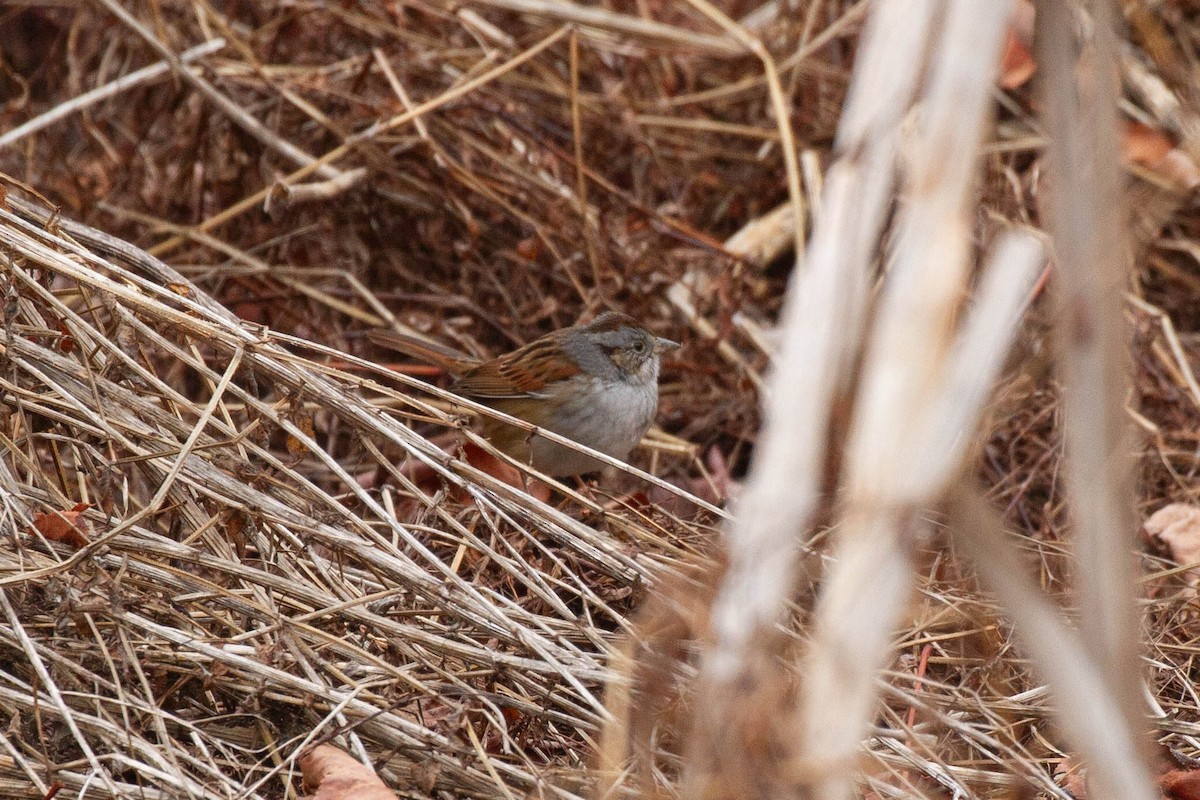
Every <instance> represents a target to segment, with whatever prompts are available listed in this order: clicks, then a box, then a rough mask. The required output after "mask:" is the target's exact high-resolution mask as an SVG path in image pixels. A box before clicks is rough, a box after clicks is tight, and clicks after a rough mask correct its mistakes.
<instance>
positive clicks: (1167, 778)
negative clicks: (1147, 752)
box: [1158, 769, 1200, 800]
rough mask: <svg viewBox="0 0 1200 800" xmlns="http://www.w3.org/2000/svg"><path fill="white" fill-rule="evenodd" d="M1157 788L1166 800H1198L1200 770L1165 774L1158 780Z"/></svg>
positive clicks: (1183, 770)
mask: <svg viewBox="0 0 1200 800" xmlns="http://www.w3.org/2000/svg"><path fill="white" fill-rule="evenodd" d="M1158 788H1159V789H1162V793H1163V796H1164V797H1166V798H1168V800H1200V770H1194V769H1173V770H1171V771H1170V772H1165V773H1163V774H1162V775H1160V776H1159V778H1158Z"/></svg>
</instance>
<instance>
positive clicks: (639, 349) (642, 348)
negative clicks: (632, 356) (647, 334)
mask: <svg viewBox="0 0 1200 800" xmlns="http://www.w3.org/2000/svg"><path fill="white" fill-rule="evenodd" d="M633 352H635V353H644V352H646V343H645V342H643V341H642V340H641V339H638V340H637V341H636V342H634V343H633Z"/></svg>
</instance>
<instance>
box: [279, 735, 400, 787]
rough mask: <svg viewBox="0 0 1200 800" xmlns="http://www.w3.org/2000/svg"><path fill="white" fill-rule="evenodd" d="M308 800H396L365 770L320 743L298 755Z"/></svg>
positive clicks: (367, 768)
mask: <svg viewBox="0 0 1200 800" xmlns="http://www.w3.org/2000/svg"><path fill="white" fill-rule="evenodd" d="M300 772H301V774H302V775H303V776H304V788H305V791H311V792H313V794H311V795H309V796H308V800H396V795H395V793H393V792H392V790H390V789H388V788H387V786H385V785H384V783H383V781H381V780H379V778H378V777H376V775H375V773H374V772H372V771H371V769H370V768H369V767H365V766H363V765H362V764H361V763H359V761H358V760H356V759H355V758H353V757H351V756H350V754H349V753H344V752H342V751H341V750H339V749H338V748H336V747H334V746H333V745H328V744H321V745H317V746H316V747H314V748H313V749H311V750H309V751H307V752H306V753H304V754H303V755H301V756H300Z"/></svg>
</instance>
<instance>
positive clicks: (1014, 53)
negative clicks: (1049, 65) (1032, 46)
mask: <svg viewBox="0 0 1200 800" xmlns="http://www.w3.org/2000/svg"><path fill="white" fill-rule="evenodd" d="M1035 72H1037V62H1036V61H1034V60H1033V53H1031V52H1029V48H1028V47H1027V46H1026V45H1025V43H1024V42H1022V41H1021V39H1020V37H1018V36H1017V34H1016V33H1015V32H1014V31H1013V30H1012V29H1011V28H1010V29H1009V31H1008V41H1006V42H1005V43H1004V58H1003V59H1002V60H1001V62H1000V79H999V81H997V83H998V84H999V85H1000V88H1001V89H1016V88H1017V87H1019V86H1022V85H1024V84H1025V83H1027V82H1028V81H1029V79H1030V78H1032V77H1033V74H1034V73H1035Z"/></svg>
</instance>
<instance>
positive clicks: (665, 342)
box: [654, 336, 679, 356]
mask: <svg viewBox="0 0 1200 800" xmlns="http://www.w3.org/2000/svg"><path fill="white" fill-rule="evenodd" d="M678 348H679V342H672V341H671V340H670V339H664V338H662V337H661V336H660V337H657V338H655V340H654V355H656V356H660V355H662V354H663V353H669V352H671V351H672V350H677V349H678Z"/></svg>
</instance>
